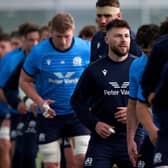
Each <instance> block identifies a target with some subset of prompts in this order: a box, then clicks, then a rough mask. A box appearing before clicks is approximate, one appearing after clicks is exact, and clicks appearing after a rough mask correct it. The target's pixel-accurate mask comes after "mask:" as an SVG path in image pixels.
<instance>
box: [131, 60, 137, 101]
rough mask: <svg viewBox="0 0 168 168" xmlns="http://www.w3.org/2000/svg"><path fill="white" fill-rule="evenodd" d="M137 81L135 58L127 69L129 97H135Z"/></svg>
mask: <svg viewBox="0 0 168 168" xmlns="http://www.w3.org/2000/svg"><path fill="white" fill-rule="evenodd" d="M137 93H138V82H137V75H136V60H135V61H133V62H132V64H131V66H130V70H129V98H131V99H135V100H136V99H137Z"/></svg>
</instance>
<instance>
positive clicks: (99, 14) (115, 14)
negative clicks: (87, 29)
mask: <svg viewBox="0 0 168 168" xmlns="http://www.w3.org/2000/svg"><path fill="white" fill-rule="evenodd" d="M114 19H122V12H121V9H120V2H119V0H97V2H96V23H97V28H98V31H97V33H95V35H94V36H93V39H92V43H91V62H94V61H96V60H97V59H100V58H102V57H104V56H106V55H107V53H108V45H107V44H106V42H105V40H104V37H105V35H106V25H107V24H108V23H109V22H111V21H112V20H114ZM130 39H131V42H130V43H131V44H130V49H129V53H131V54H133V55H136V56H141V55H142V51H141V49H140V48H139V46H138V45H137V44H136V42H135V33H134V32H133V31H132V30H131V31H130Z"/></svg>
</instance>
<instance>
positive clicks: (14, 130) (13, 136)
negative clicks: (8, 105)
mask: <svg viewBox="0 0 168 168" xmlns="http://www.w3.org/2000/svg"><path fill="white" fill-rule="evenodd" d="M10 119H11V128H10V129H11V130H10V138H11V140H12V141H15V140H16V136H17V126H18V124H19V122H20V121H21V119H22V115H21V114H11V117H10Z"/></svg>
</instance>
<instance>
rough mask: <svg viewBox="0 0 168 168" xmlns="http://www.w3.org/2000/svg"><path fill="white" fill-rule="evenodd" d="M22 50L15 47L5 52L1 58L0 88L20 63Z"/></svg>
mask: <svg viewBox="0 0 168 168" xmlns="http://www.w3.org/2000/svg"><path fill="white" fill-rule="evenodd" d="M22 52H23V51H22V50H21V49H19V48H17V49H15V50H12V51H11V52H9V53H8V54H6V55H5V56H4V57H3V59H2V60H1V65H2V66H1V71H0V88H4V87H5V85H6V83H7V81H8V79H9V78H10V76H11V75H12V74H13V72H14V70H15V69H16V67H17V66H18V64H19V63H20V60H21V59H22V57H23V54H22Z"/></svg>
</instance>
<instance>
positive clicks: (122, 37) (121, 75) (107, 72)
mask: <svg viewBox="0 0 168 168" xmlns="http://www.w3.org/2000/svg"><path fill="white" fill-rule="evenodd" d="M106 31H107V34H106V36H105V41H106V43H107V44H108V54H107V56H106V57H104V58H102V59H101V60H98V61H96V62H94V63H93V64H91V65H90V66H89V67H88V68H87V69H86V70H85V71H84V73H83V74H82V76H81V78H80V80H79V82H78V85H77V87H76V89H75V91H74V93H73V95H72V98H71V104H72V106H73V108H74V110H75V111H76V113H77V114H78V117H79V118H80V120H81V121H82V122H83V123H84V124H85V125H86V126H87V127H88V128H89V129H90V130H91V139H90V142H89V146H88V150H87V154H86V158H85V162H84V167H94V168H102V167H106V168H107V167H108V168H111V167H112V166H113V165H114V164H117V166H118V168H123V167H124V168H131V167H132V166H131V162H130V161H129V157H128V153H127V144H126V118H127V116H126V110H127V103H128V87H129V67H130V64H131V63H132V61H133V60H134V59H135V57H134V56H132V55H130V54H129V53H128V51H129V48H130V27H129V25H128V23H127V22H126V21H125V20H113V21H112V22H109V23H108V24H107V27H106Z"/></svg>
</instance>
